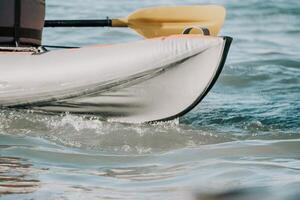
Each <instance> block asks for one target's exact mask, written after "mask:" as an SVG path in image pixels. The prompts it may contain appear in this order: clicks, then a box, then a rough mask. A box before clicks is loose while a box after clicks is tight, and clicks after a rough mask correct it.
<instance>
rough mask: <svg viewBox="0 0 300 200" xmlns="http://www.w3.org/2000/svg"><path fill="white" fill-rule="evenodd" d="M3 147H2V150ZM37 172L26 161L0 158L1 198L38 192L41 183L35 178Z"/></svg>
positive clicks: (16, 158) (14, 158)
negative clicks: (8, 195)
mask: <svg viewBox="0 0 300 200" xmlns="http://www.w3.org/2000/svg"><path fill="white" fill-rule="evenodd" d="M3 147H4V145H1V147H0V149H1V148H3ZM6 147H7V146H6ZM35 171H36V170H35V169H34V167H33V165H32V164H29V163H27V160H25V159H21V158H18V157H2V156H0V197H1V196H2V195H7V194H26V193H32V192H34V191H36V190H37V189H38V188H39V186H40V181H39V180H36V179H34V178H33V175H34V173H35Z"/></svg>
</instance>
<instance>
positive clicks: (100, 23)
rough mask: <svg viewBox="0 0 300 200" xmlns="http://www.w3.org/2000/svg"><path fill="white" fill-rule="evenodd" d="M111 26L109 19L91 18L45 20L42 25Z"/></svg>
mask: <svg viewBox="0 0 300 200" xmlns="http://www.w3.org/2000/svg"><path fill="white" fill-rule="evenodd" d="M106 26H109V27H111V26H112V20H111V19H108V18H107V19H101V20H99V19H96V20H94V19H92V20H90V19H89V20H46V21H45V25H44V27H106Z"/></svg>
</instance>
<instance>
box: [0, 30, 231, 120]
mask: <svg viewBox="0 0 300 200" xmlns="http://www.w3.org/2000/svg"><path fill="white" fill-rule="evenodd" d="M230 43H231V38H229V37H207V36H193V35H188V36H187V35H180V36H171V37H166V38H156V39H149V40H142V41H138V42H132V43H128V44H117V45H110V46H91V47H84V48H80V49H71V50H56V51H50V52H47V53H43V54H40V55H31V54H28V53H7V52H5V53H0V70H1V74H0V106H1V107H10V108H11V107H14V108H26V109H32V110H39V111H46V112H70V113H81V114H93V115H99V116H101V117H104V118H107V119H108V120H113V121H120V122H129V123H141V122H149V121H161V120H172V119H174V118H177V117H180V116H182V115H184V114H186V113H187V112H189V111H190V110H191V109H192V108H194V107H195V106H196V105H197V104H198V103H199V102H200V101H201V100H202V99H203V98H204V96H205V95H206V94H207V93H208V91H209V90H210V89H211V88H212V86H213V85H214V83H215V82H216V80H217V78H218V76H219V74H220V72H221V70H222V68H223V65H224V63H225V60H226V56H227V53H228V50H229V46H230Z"/></svg>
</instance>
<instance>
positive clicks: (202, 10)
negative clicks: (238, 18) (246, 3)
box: [112, 5, 226, 38]
mask: <svg viewBox="0 0 300 200" xmlns="http://www.w3.org/2000/svg"><path fill="white" fill-rule="evenodd" d="M225 15H226V11H225V8H224V7H222V6H217V5H195V6H171V7H156V8H145V9H140V10H137V11H136V12H134V13H132V14H131V15H129V16H128V18H127V19H118V20H113V21H112V26H114V27H124V26H129V27H130V28H132V29H134V30H135V31H136V32H138V33H139V34H141V35H143V36H144V37H146V38H153V37H160V36H168V35H174V34H181V33H182V32H183V31H184V30H185V29H186V28H190V27H200V28H207V29H208V30H209V32H210V35H213V36H217V35H218V33H219V32H220V29H221V27H222V25H223V23H224V20H225Z"/></svg>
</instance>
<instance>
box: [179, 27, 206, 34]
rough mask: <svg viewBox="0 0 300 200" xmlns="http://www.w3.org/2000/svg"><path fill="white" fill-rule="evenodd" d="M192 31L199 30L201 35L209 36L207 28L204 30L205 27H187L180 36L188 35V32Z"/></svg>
mask: <svg viewBox="0 0 300 200" xmlns="http://www.w3.org/2000/svg"><path fill="white" fill-rule="evenodd" d="M193 29H198V30H200V31H201V32H202V33H203V35H210V32H209V29H208V28H206V27H200V26H193V27H188V28H186V29H184V30H183V32H182V34H190V32H191V31H192V30H193Z"/></svg>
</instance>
